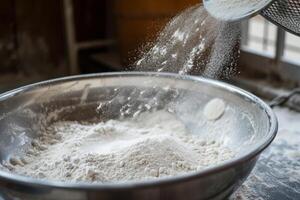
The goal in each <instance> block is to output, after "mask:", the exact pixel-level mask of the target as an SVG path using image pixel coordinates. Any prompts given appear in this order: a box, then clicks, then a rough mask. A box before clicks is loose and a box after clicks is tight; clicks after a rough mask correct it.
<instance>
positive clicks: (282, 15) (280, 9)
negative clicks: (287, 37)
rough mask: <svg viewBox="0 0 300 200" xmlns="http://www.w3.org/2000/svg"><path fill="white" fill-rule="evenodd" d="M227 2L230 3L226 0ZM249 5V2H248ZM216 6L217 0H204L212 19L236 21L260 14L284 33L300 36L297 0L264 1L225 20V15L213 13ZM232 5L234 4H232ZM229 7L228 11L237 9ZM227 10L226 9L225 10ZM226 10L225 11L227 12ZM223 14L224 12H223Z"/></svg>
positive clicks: (299, 9) (299, 7) (298, 3)
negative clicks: (283, 30)
mask: <svg viewBox="0 0 300 200" xmlns="http://www.w3.org/2000/svg"><path fill="white" fill-rule="evenodd" d="M228 2H230V1H229V0H228ZM249 3H250V2H249ZM217 5H218V0H204V7H205V8H206V10H207V11H208V12H209V13H210V14H211V15H212V16H214V17H216V18H218V19H221V20H224V21H237V20H242V19H246V18H249V17H252V16H254V15H256V14H261V15H262V16H263V17H265V18H266V19H267V20H269V21H270V22H272V23H274V24H275V25H277V26H279V27H282V28H283V29H285V30H286V31H288V32H290V33H293V34H295V35H298V36H300V1H299V0H264V1H262V2H260V3H259V4H256V5H255V6H254V7H251V6H250V5H249V8H248V7H243V8H241V9H244V10H245V12H243V13H242V12H241V13H240V14H237V15H235V16H234V17H231V18H226V14H225V13H222V10H220V12H218V13H215V12H214V11H215V9H214V8H215V7H216V6H217ZM233 5H234V4H233ZM233 5H231V7H230V6H229V8H230V10H232V11H234V9H237V8H236V7H234V6H233ZM227 10H228V8H227ZM227 10H226V11H227ZM223 12H225V10H223Z"/></svg>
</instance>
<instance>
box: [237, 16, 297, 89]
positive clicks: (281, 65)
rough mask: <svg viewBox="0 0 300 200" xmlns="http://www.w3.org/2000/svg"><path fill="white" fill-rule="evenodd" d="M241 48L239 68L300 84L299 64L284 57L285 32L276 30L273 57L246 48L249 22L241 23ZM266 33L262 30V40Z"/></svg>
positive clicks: (278, 28) (279, 29) (280, 29)
mask: <svg viewBox="0 0 300 200" xmlns="http://www.w3.org/2000/svg"><path fill="white" fill-rule="evenodd" d="M241 27H242V41H241V44H242V47H241V56H240V61H239V62H240V66H242V67H245V68H246V69H249V70H254V71H258V72H262V73H264V74H276V75H277V76H279V77H280V78H281V79H282V80H286V81H292V82H296V83H298V84H300V64H299V63H296V62H293V61H292V60H289V59H287V58H285V57H284V50H285V40H286V31H285V30H283V29H282V28H280V27H277V28H276V41H275V55H271V54H270V53H266V52H260V51H256V50H253V49H250V48H247V47H246V46H245V45H246V44H247V42H248V39H249V35H248V34H249V31H248V30H249V21H248V20H246V21H244V22H242V25H241ZM265 34H266V31H265V30H264V36H263V40H264V38H265ZM299 60H300V58H299Z"/></svg>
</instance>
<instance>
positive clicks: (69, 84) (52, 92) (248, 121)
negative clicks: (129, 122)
mask: <svg viewBox="0 0 300 200" xmlns="http://www.w3.org/2000/svg"><path fill="white" fill-rule="evenodd" d="M128 97H131V98H128ZM215 97H218V98H222V99H223V100H224V101H225V102H226V105H227V108H226V112H225V114H224V115H223V117H222V118H221V119H219V120H218V121H216V122H210V121H206V120H205V119H204V118H203V115H202V110H203V106H204V105H205V104H206V102H208V101H209V100H210V99H212V98H215ZM99 105H100V106H99ZM164 108H166V109H172V110H173V111H174V113H175V114H176V115H177V116H178V118H179V119H180V120H181V121H182V122H183V123H185V125H186V127H187V128H188V129H189V130H190V133H191V134H199V135H200V136H201V137H209V138H214V139H216V140H221V141H222V142H223V143H224V145H226V146H228V147H229V148H231V149H232V150H234V151H236V152H237V155H236V157H235V158H233V159H231V160H228V161H226V162H224V163H222V164H219V165H216V166H211V167H209V168H207V169H204V170H202V171H199V172H193V173H189V174H185V175H180V176H175V177H168V178H162V179H158V180H148V181H136V182H123V183H114V184H112V183H110V184H100V183H99V184H90V183H64V182H54V181H48V180H37V179H33V178H30V177H25V176H20V175H16V174H13V173H11V172H7V171H5V170H0V192H1V195H2V196H3V198H4V199H20V198H21V199H30V200H34V199H43V200H45V199H72V200H74V199H80V200H81V199H82V200H84V199H101V200H112V199H119V200H120V199H122V200H126V199H138V200H144V199H149V200H150V199H170V200H182V199H185V200H196V199H197V200H200V199H223V198H225V197H227V196H228V195H229V194H230V193H231V192H233V191H234V190H235V189H237V188H238V187H239V185H240V184H241V183H242V182H243V181H244V180H245V179H246V177H247V175H248V174H249V173H250V171H251V170H252V168H253V167H254V165H255V163H256V161H257V159H258V156H259V154H260V153H261V152H262V151H263V150H264V149H265V148H266V147H267V146H268V145H269V144H270V143H271V141H272V140H273V139H274V137H275V134H276V131H277V121H276V117H275V116H274V114H273V112H272V110H271V109H270V108H269V107H268V105H266V104H265V103H264V102H263V101H262V100H260V99H259V98H257V97H255V96H254V95H252V94H250V93H248V92H246V91H243V90H241V89H239V88H237V87H234V86H231V85H228V84H225V83H222V82H218V81H213V80H208V79H204V78H199V77H192V76H179V75H176V74H162V73H159V74H158V73H135V72H133V73H131V72H130V73H109V74H94V75H83V76H74V77H68V78H61V79H56V80H50V81H45V82H42V83H37V84H33V85H29V86H25V87H22V88H19V89H16V90H13V91H10V92H7V93H4V94H2V95H1V96H0V134H1V135H0V137H1V141H0V159H1V160H2V161H3V160H6V159H8V158H9V157H10V156H11V155H21V154H23V153H24V151H25V150H26V148H27V147H28V146H29V145H30V141H31V140H32V138H34V137H36V136H37V135H38V133H39V132H40V131H43V128H45V127H47V126H49V124H51V123H53V122H55V121H64V120H69V121H70V120H76V121H80V122H97V121H101V120H106V119H109V118H116V117H120V115H123V117H132V115H134V113H136V111H137V110H141V111H147V110H154V109H164ZM74 134H76V133H74Z"/></svg>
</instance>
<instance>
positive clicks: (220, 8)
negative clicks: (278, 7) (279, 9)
mask: <svg viewBox="0 0 300 200" xmlns="http://www.w3.org/2000/svg"><path fill="white" fill-rule="evenodd" d="M269 2H270V0H210V1H208V2H207V3H206V5H205V7H206V8H207V10H209V12H210V14H212V15H213V16H214V17H216V18H218V19H222V20H235V19H239V18H241V17H243V16H245V15H247V14H249V13H253V11H256V10H257V9H261V8H264V7H265V6H266V5H267V4H268V3H269Z"/></svg>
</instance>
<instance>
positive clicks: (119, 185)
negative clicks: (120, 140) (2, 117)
mask: <svg viewBox="0 0 300 200" xmlns="http://www.w3.org/2000/svg"><path fill="white" fill-rule="evenodd" d="M135 76H143V77H153V76H158V77H163V78H173V79H174V78H175V79H180V80H187V81H194V82H199V83H206V84H210V85H213V86H214V87H216V88H220V89H225V90H227V91H230V92H232V93H234V94H236V95H239V96H242V97H245V98H246V99H248V100H250V101H251V102H253V103H255V104H256V106H259V108H260V109H262V110H263V111H264V112H265V113H266V115H267V117H268V119H269V131H268V134H267V136H266V137H265V139H264V140H263V141H262V142H261V143H260V145H259V146H258V147H257V148H255V149H253V150H252V151H251V152H249V153H247V154H244V155H242V156H237V157H235V158H233V159H230V160H227V161H225V162H222V163H221V164H218V165H214V166H212V167H209V168H206V169H203V170H201V171H197V172H190V173H186V174H182V175H176V176H170V177H163V178H159V179H153V180H142V181H140V180H138V181H128V182H116V183H87V182H62V181H53V180H42V179H36V178H32V177H26V176H22V175H17V174H13V173H10V172H6V171H4V170H1V169H0V181H7V182H13V183H18V184H20V185H26V186H31V187H39V188H59V189H78V190H124V189H133V188H134V189H136V188H145V187H152V186H160V185H169V184H174V183H178V182H183V181H191V180H194V179H198V178H200V177H205V176H209V175H214V174H215V173H218V172H221V171H225V170H228V169H230V168H233V167H236V166H238V165H240V164H242V163H245V162H247V161H250V160H252V159H254V158H256V157H257V156H258V155H259V154H260V153H261V152H262V151H263V150H264V149H265V148H267V147H268V146H269V145H270V144H271V142H272V141H273V140H274V138H275V136H276V134H277V130H278V121H277V118H276V116H275V114H274V112H273V110H272V109H271V108H270V107H269V106H268V105H267V104H266V103H265V102H264V101H263V100H261V99H260V98H258V97H257V96H255V95H253V94H251V93H250V92H247V91H245V90H243V89H241V88H239V87H236V86H233V85H231V84H228V83H225V82H221V81H218V80H212V79H209V78H203V77H198V76H190V75H179V74H175V73H165V72H163V73H162V72H110V73H94V74H85V75H75V76H66V77H62V78H56V79H50V80H46V81H42V82H37V83H33V84H29V85H26V86H23V87H19V88H17V89H14V90H11V91H8V92H5V93H3V94H0V103H1V102H2V101H4V100H7V99H9V98H11V97H13V96H16V95H19V94H22V93H24V92H28V91H30V90H33V89H36V88H39V87H45V86H49V85H52V84H59V83H63V82H68V81H76V80H77V81H80V80H85V79H94V78H109V77H110V78H112V77H135Z"/></svg>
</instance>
